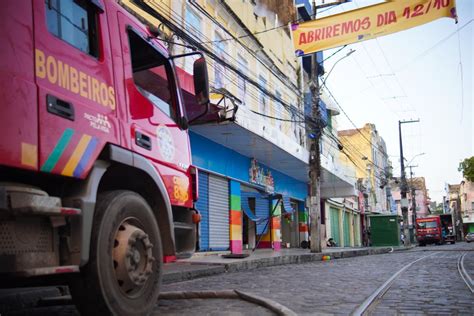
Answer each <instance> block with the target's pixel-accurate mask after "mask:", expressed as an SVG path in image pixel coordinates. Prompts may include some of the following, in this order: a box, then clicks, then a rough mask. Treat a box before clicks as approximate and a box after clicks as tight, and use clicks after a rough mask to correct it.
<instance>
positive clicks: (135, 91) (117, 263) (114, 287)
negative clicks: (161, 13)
mask: <svg viewBox="0 0 474 316" xmlns="http://www.w3.org/2000/svg"><path fill="white" fill-rule="evenodd" d="M0 18H1V20H2V32H1V33H0V39H1V42H2V43H8V45H7V46H5V47H4V48H3V49H2V50H1V52H0V94H1V95H2V105H1V107H0V135H1V136H0V226H1V234H0V262H1V264H0V284H1V285H2V287H6V286H18V285H19V284H39V282H41V285H44V284H47V282H48V281H51V282H53V281H54V282H57V281H58V280H60V282H64V281H67V282H68V283H69V285H70V288H71V291H72V297H73V300H74V301H75V302H76V303H79V304H78V306H79V308H80V311H81V313H83V314H84V315H91V314H94V315H95V314H110V313H112V314H118V315H135V314H140V315H143V314H147V313H149V312H150V311H151V310H152V308H153V307H154V306H155V304H156V299H157V298H158V294H159V290H160V283H161V278H162V263H163V262H168V261H172V260H175V259H176V257H177V256H189V255H191V254H192V253H193V251H194V248H195V245H196V225H197V223H198V222H199V215H198V212H197V210H196V209H195V207H194V202H195V201H196V200H197V198H198V187H197V169H196V168H195V167H194V166H192V165H191V152H190V143H189V137H188V131H187V129H188V125H190V124H192V123H193V122H194V121H195V119H197V118H198V117H203V116H210V113H209V112H208V110H209V88H208V80H207V68H206V63H205V60H204V57H203V56H202V54H200V53H199V52H192V53H190V54H188V55H186V56H184V55H181V56H171V55H170V54H169V53H168V52H167V50H166V49H165V46H164V45H163V44H162V43H161V42H160V41H159V40H157V39H156V37H155V36H154V34H152V32H151V31H150V30H149V29H147V28H146V27H145V26H144V25H142V24H141V23H140V22H139V21H138V20H137V19H136V18H135V17H134V16H133V15H132V14H130V13H129V12H127V10H125V9H124V8H123V7H121V6H120V5H119V4H117V3H115V1H99V0H95V1H85V0H61V1H59V0H58V1H55V0H52V1H5V2H4V3H2V10H0ZM5 45H6V44H5ZM189 55H194V56H197V59H196V60H195V61H194V75H193V79H194V82H193V79H191V81H189V78H188V77H185V78H184V79H187V81H186V83H187V87H189V86H191V87H192V86H193V85H194V91H191V92H189V91H186V93H187V94H186V95H187V98H186V100H187V101H186V104H185V103H184V101H183V100H184V94H185V91H184V88H181V87H180V82H181V83H183V82H184V81H185V80H182V79H183V78H180V80H178V75H182V76H185V75H188V76H189V77H190V78H192V75H189V74H187V73H185V72H184V71H178V70H179V69H177V68H176V67H175V64H174V60H175V59H176V58H186V57H188V56H189ZM191 89H192V88H191ZM190 94H191V96H193V95H194V96H195V97H189V96H190ZM57 275H62V276H61V277H60V278H57V277H56V278H54V277H55V276H57ZM37 277H41V279H38V278H37ZM45 282H46V283H45Z"/></svg>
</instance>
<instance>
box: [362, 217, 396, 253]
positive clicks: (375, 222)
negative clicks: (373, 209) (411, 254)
mask: <svg viewBox="0 0 474 316" xmlns="http://www.w3.org/2000/svg"><path fill="white" fill-rule="evenodd" d="M369 219H370V240H371V243H372V246H375V247H380V246H400V220H399V219H400V217H399V216H398V215H382V214H377V215H370V216H369Z"/></svg>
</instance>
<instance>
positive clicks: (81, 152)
mask: <svg viewBox="0 0 474 316" xmlns="http://www.w3.org/2000/svg"><path fill="white" fill-rule="evenodd" d="M73 135H74V130H73V129H71V128H67V129H65V130H64V132H63V134H62V135H61V137H60V138H59V140H58V142H57V143H56V145H55V146H54V148H53V151H52V152H51V154H50V155H49V156H48V159H46V161H45V163H44V164H43V166H41V171H44V172H52V171H53V170H54V169H55V168H56V165H57V163H58V161H59V160H60V158H61V157H62V155H63V154H64V151H65V150H66V148H67V147H68V146H69V144H70V142H71V139H72V137H73ZM97 144H98V139H97V138H96V137H92V136H90V135H87V134H83V135H82V136H81V138H80V140H79V142H78V143H77V145H76V147H75V148H74V151H73V152H72V154H71V156H70V157H69V159H68V161H67V163H66V165H65V166H64V168H63V169H62V171H61V174H62V175H63V176H69V177H80V176H81V175H82V174H83V173H84V170H85V169H86V166H87V164H88V163H89V162H90V159H91V157H92V154H93V153H94V151H95V149H96V147H97Z"/></svg>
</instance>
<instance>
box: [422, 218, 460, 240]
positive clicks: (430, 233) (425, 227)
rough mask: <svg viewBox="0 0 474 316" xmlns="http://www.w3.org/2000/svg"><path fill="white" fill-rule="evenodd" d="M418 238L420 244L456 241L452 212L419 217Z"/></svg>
mask: <svg viewBox="0 0 474 316" xmlns="http://www.w3.org/2000/svg"><path fill="white" fill-rule="evenodd" d="M416 225H417V240H418V244H419V245H420V246H424V245H426V244H443V243H446V242H449V243H451V244H454V243H456V235H455V233H454V228H453V220H452V215H451V214H442V215H432V216H429V217H425V218H417V219H416Z"/></svg>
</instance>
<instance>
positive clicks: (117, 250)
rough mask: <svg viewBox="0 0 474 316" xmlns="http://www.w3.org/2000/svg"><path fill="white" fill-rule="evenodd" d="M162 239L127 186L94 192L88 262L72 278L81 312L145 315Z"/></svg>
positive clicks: (154, 290) (155, 287) (156, 285)
mask: <svg viewBox="0 0 474 316" xmlns="http://www.w3.org/2000/svg"><path fill="white" fill-rule="evenodd" d="M162 262H163V254H162V244H161V238H160V232H159V228H158V224H157V222H156V219H155V216H154V215H153V211H152V210H151V208H150V206H149V205H148V204H147V202H146V201H145V200H144V199H143V198H142V197H141V196H140V195H138V194H137V193H135V192H131V191H110V192H105V193H102V194H100V195H99V196H98V199H97V205H96V209H95V214H94V223H93V227H92V236H91V249H90V259H89V262H88V263H87V264H86V265H85V266H84V267H81V272H80V275H78V276H77V278H74V279H73V280H72V282H71V284H70V287H71V294H72V297H73V300H74V302H75V304H76V306H77V307H78V309H79V311H80V312H81V314H83V315H110V314H113V315H146V314H149V313H150V312H151V311H152V309H153V308H154V306H155V305H156V304H157V300H158V295H159V292H160V287H161V278H162Z"/></svg>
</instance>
